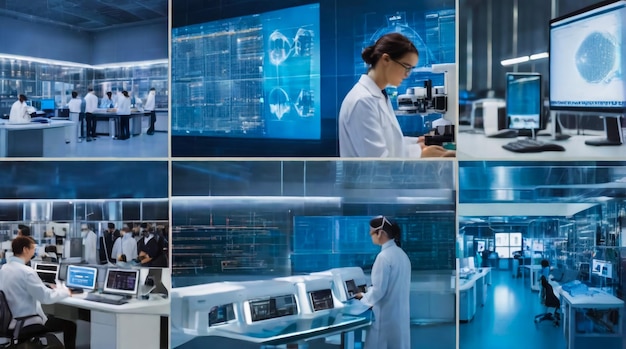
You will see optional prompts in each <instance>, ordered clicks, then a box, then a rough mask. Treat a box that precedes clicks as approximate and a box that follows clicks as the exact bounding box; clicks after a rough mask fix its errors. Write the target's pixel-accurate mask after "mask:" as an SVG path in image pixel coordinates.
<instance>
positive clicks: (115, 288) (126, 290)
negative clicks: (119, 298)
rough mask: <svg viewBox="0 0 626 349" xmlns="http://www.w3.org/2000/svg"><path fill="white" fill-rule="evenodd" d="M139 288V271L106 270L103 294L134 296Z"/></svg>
mask: <svg viewBox="0 0 626 349" xmlns="http://www.w3.org/2000/svg"><path fill="white" fill-rule="evenodd" d="M138 288H139V270H123V269H107V276H106V280H105V284H104V289H103V291H104V292H105V293H113V294H121V295H127V296H134V295H136V294H137V289H138Z"/></svg>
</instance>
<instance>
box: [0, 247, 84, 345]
mask: <svg viewBox="0 0 626 349" xmlns="http://www.w3.org/2000/svg"><path fill="white" fill-rule="evenodd" d="M11 248H12V249H13V257H11V258H10V259H9V261H8V263H7V264H5V265H4V266H3V267H2V272H0V290H2V291H3V292H4V295H5V296H6V300H7V303H8V304H9V308H10V309H11V313H12V315H13V320H11V324H10V325H9V328H11V329H13V328H15V325H16V322H15V320H14V319H15V318H18V317H22V316H29V315H34V314H36V315H38V316H34V317H31V318H29V319H27V320H26V322H25V326H24V327H23V328H22V331H21V332H20V336H24V337H28V336H29V335H30V334H33V335H34V334H36V333H41V332H57V331H62V332H63V343H64V345H65V348H66V349H74V348H76V323H74V322H72V321H68V320H64V319H61V318H56V317H53V316H50V317H47V316H46V314H45V313H44V312H43V309H42V308H41V304H53V303H56V302H58V301H60V300H62V299H64V298H67V297H70V296H71V295H72V294H71V292H70V291H69V290H68V289H67V287H65V286H63V285H62V284H60V283H59V284H57V286H56V288H54V289H52V288H48V287H46V285H45V284H44V283H43V281H42V280H41V279H40V278H39V276H37V272H36V271H35V269H33V268H31V267H29V266H27V264H28V263H30V260H31V259H32V258H33V256H34V255H35V249H36V247H35V240H33V239H32V238H31V237H30V236H18V237H16V238H15V239H13V241H12V242H11Z"/></svg>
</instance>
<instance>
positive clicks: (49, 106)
mask: <svg viewBox="0 0 626 349" xmlns="http://www.w3.org/2000/svg"><path fill="white" fill-rule="evenodd" d="M53 109H54V99H42V100H41V110H53Z"/></svg>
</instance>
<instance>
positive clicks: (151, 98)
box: [143, 91, 156, 111]
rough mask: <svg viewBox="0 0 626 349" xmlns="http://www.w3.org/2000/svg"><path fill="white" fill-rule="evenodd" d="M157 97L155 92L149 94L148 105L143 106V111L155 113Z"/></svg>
mask: <svg viewBox="0 0 626 349" xmlns="http://www.w3.org/2000/svg"><path fill="white" fill-rule="evenodd" d="M155 95H156V92H155V91H150V92H148V98H147V99H146V104H145V105H144V106H143V110H145V111H153V110H154V102H155V101H154V99H155Z"/></svg>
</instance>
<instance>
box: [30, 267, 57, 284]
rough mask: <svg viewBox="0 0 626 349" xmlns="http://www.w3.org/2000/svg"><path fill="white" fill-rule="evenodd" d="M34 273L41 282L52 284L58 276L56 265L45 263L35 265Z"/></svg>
mask: <svg viewBox="0 0 626 349" xmlns="http://www.w3.org/2000/svg"><path fill="white" fill-rule="evenodd" d="M35 271H36V272H37V275H39V278H40V279H41V281H43V282H45V283H48V284H53V283H55V282H56V280H57V278H58V274H59V265H58V264H46V263H37V264H36V265H35Z"/></svg>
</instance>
